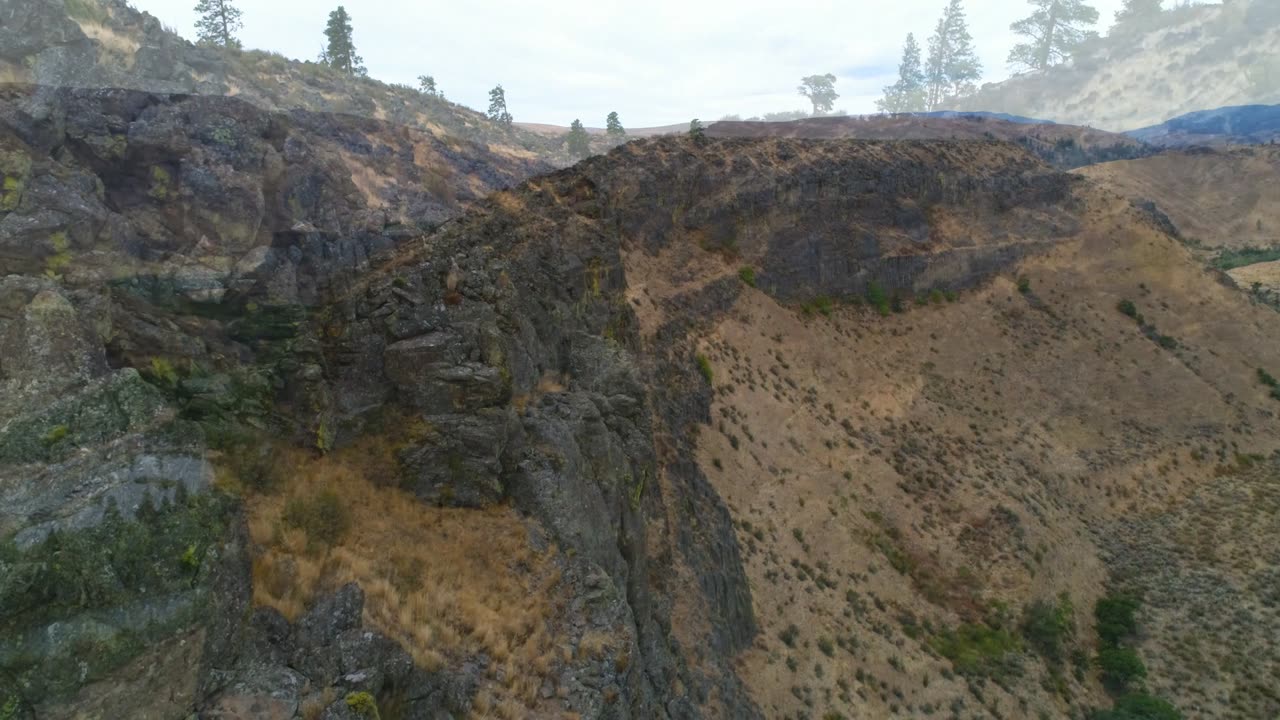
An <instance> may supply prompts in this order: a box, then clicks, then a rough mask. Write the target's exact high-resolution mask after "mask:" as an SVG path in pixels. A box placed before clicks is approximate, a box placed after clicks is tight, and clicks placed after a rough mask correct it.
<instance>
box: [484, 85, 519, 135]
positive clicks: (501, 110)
mask: <svg viewBox="0 0 1280 720" xmlns="http://www.w3.org/2000/svg"><path fill="white" fill-rule="evenodd" d="M489 119H490V120H492V121H494V122H496V123H500V124H502V125H507V126H510V125H511V122H512V121H513V120H514V119H515V118H513V117H511V113H509V112H507V91H506V90H503V89H502V84H501V83H499V84H498V86H497V87H495V88H494V89H492V90H490V91H489Z"/></svg>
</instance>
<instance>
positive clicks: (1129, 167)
mask: <svg viewBox="0 0 1280 720" xmlns="http://www.w3.org/2000/svg"><path fill="white" fill-rule="evenodd" d="M1079 172H1080V173H1081V174H1082V175H1085V176H1087V177H1089V178H1091V179H1093V180H1095V181H1097V182H1099V183H1102V184H1104V185H1106V186H1108V187H1110V188H1112V189H1113V190H1115V191H1116V192H1118V193H1120V194H1122V195H1124V196H1126V197H1129V198H1131V199H1133V200H1135V201H1138V202H1153V203H1155V205H1156V207H1158V208H1159V210H1160V211H1161V212H1163V213H1164V214H1165V215H1166V216H1167V217H1168V218H1169V220H1171V221H1172V222H1173V225H1174V226H1175V227H1176V228H1177V230H1178V232H1179V233H1181V235H1182V236H1183V237H1184V238H1186V239H1187V240H1188V241H1189V242H1192V243H1193V244H1197V245H1201V246H1203V247H1204V248H1205V249H1208V250H1223V249H1225V250H1239V249H1241V248H1247V247H1254V248H1263V247H1272V246H1275V245H1280V186H1278V184H1277V183H1276V178H1277V177H1280V149H1278V148H1276V147H1272V146H1259V147H1248V148H1227V149H1221V150H1206V149H1200V150H1192V151H1186V152H1178V151H1170V152H1164V153H1161V154H1159V155H1155V156H1152V157H1147V158H1142V159H1138V160H1126V161H1120V162H1112V163H1104V164H1100V165H1095V166H1092V167H1087V168H1081V169H1080V170H1079Z"/></svg>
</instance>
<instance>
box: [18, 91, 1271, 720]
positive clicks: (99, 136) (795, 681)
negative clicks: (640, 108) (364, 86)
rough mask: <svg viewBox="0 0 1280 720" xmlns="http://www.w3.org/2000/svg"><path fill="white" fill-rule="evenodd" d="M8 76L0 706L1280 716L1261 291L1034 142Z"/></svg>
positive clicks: (673, 714) (334, 714) (222, 711)
mask: <svg viewBox="0 0 1280 720" xmlns="http://www.w3.org/2000/svg"><path fill="white" fill-rule="evenodd" d="M0 101H2V102H0V123H2V126H0V130H2V134H0V139H2V147H3V149H4V154H3V156H2V159H3V163H4V172H5V183H4V185H5V194H4V196H3V199H2V201H0V213H3V217H2V218H0V248H2V249H3V250H2V253H0V258H2V259H3V262H4V266H5V272H6V276H5V277H3V278H0V339H2V341H3V343H4V347H5V351H6V352H5V354H4V357H3V359H2V360H0V569H3V570H4V572H3V573H0V635H3V637H4V638H5V640H6V641H7V642H5V643H3V644H0V697H3V698H4V701H5V702H14V703H16V704H15V707H17V708H18V710H17V713H18V717H23V718H27V717H34V716H36V715H33V714H32V713H36V714H38V716H39V717H41V718H45V717H76V716H84V715H88V716H101V717H185V716H187V715H189V714H191V713H196V714H197V715H198V716H201V717H246V716H254V717H256V716H262V715H266V716H270V717H284V718H293V717H326V718H344V719H346V718H354V717H358V716H362V715H363V716H366V717H367V716H368V712H367V711H368V710H369V708H371V707H372V706H373V705H375V704H376V705H377V706H378V708H379V711H380V714H381V716H382V717H384V718H395V717H410V718H437V717H475V718H483V717H501V718H544V717H545V718H553V717H554V718H560V717H579V718H593V719H594V718H646V719H647V718H703V717H706V718H735V719H736V718H757V717H759V718H763V717H770V718H773V717H793V718H796V717H821V716H825V717H841V716H843V717H863V716H870V717H926V716H931V715H935V714H938V713H941V714H944V715H949V716H953V717H960V718H977V717H992V716H995V717H1001V716H1004V717H1024V716H1032V717H1037V716H1038V717H1050V718H1066V717H1077V716H1079V715H1080V714H1081V712H1082V711H1083V710H1084V709H1086V708H1092V707H1102V706H1106V705H1107V704H1108V703H1109V702H1110V700H1109V699H1108V696H1107V693H1106V692H1104V689H1103V686H1102V680H1103V678H1101V677H1100V676H1099V673H1098V672H1097V670H1096V669H1095V667H1094V666H1093V665H1092V660H1091V658H1092V657H1093V655H1094V654H1095V651H1096V650H1097V649H1098V648H1099V647H1100V646H1099V642H1098V640H1097V637H1096V634H1095V630H1094V627H1093V615H1092V608H1093V607H1094V602H1095V601H1096V600H1097V599H1098V598H1099V597H1102V596H1104V595H1105V594H1108V593H1110V594H1115V593H1120V592H1132V593H1136V594H1139V595H1141V596H1142V597H1143V603H1142V606H1141V609H1140V611H1139V613H1138V616H1137V620H1138V622H1139V624H1140V625H1139V627H1140V628H1141V632H1140V633H1139V634H1137V635H1136V636H1134V637H1132V638H1129V637H1127V636H1126V637H1125V638H1124V639H1123V641H1124V642H1125V643H1128V644H1134V645H1136V646H1137V649H1138V652H1139V653H1140V654H1141V656H1142V657H1143V658H1144V659H1145V660H1146V664H1147V666H1149V668H1150V673H1149V677H1148V681H1147V683H1146V684H1147V686H1148V687H1149V688H1150V689H1151V691H1152V692H1153V693H1156V694H1158V695H1160V696H1163V697H1165V698H1168V699H1169V700H1172V701H1174V702H1175V703H1176V704H1177V705H1178V706H1179V707H1180V708H1181V709H1182V710H1183V712H1184V713H1185V714H1186V716H1187V717H1188V718H1197V719H1198V718H1209V717H1214V718H1218V717H1241V718H1246V717H1248V718H1253V717H1265V716H1270V715H1274V714H1275V713H1276V712H1277V711H1280V706H1277V705H1276V701H1275V698H1274V695H1271V694H1268V692H1267V690H1266V689H1267V687H1268V678H1272V677H1274V676H1275V673H1276V672H1277V667H1280V658H1277V657H1276V656H1275V648H1274V647H1272V644H1270V643H1268V642H1267V639H1268V638H1269V637H1271V636H1273V635H1274V634H1275V633H1276V632H1277V631H1278V630H1280V618H1278V617H1277V613H1276V608H1275V603H1274V592H1273V587H1272V585H1273V580H1274V567H1275V564H1276V563H1275V561H1276V559H1277V558H1276V555H1275V553H1276V552H1277V547H1278V544H1280V538H1278V537H1277V535H1280V533H1277V532H1275V531H1274V530H1275V529H1276V528H1280V524H1277V523H1276V522H1274V520H1275V513H1276V512H1277V506H1276V504H1275V495H1274V492H1272V489H1271V488H1273V486H1274V484H1275V478H1276V473H1277V468H1276V465H1275V461H1274V459H1273V453H1274V452H1275V451H1277V450H1280V440H1277V437H1278V435H1277V433H1276V422H1277V415H1276V410H1277V409H1278V408H1280V406H1277V405H1276V401H1275V400H1274V399H1273V398H1272V397H1271V396H1270V395H1269V392H1270V390H1269V388H1268V387H1266V386H1265V385H1263V384H1261V383H1260V381H1259V377H1260V375H1259V373H1258V369H1259V368H1270V372H1272V373H1275V372H1280V367H1273V363H1275V358H1277V357H1280V315H1277V314H1276V313H1275V312H1272V311H1271V310H1270V309H1269V308H1264V307H1260V306H1257V305H1252V304H1251V303H1250V302H1249V300H1248V298H1247V297H1245V296H1244V295H1243V294H1241V293H1240V292H1239V291H1237V290H1236V289H1234V288H1232V287H1229V286H1228V285H1227V284H1224V283H1221V282H1219V281H1218V279H1217V277H1216V276H1215V275H1214V274H1213V273H1211V272H1207V271H1206V270H1205V269H1204V268H1203V266H1202V264H1201V262H1200V260H1198V259H1197V258H1196V257H1195V256H1194V255H1192V254H1191V253H1190V252H1189V251H1188V250H1187V249H1186V248H1184V247H1183V245H1182V244H1181V243H1179V242H1178V240H1177V239H1175V238H1173V237H1171V236H1170V235H1169V234H1166V232H1165V230H1164V229H1163V226H1162V225H1161V223H1159V222H1157V221H1156V219H1155V217H1156V216H1154V215H1153V214H1152V213H1150V212H1147V211H1143V210H1140V209H1138V208H1135V207H1134V205H1133V204H1132V203H1131V201H1130V200H1129V199H1128V198H1125V197H1123V196H1121V195H1118V194H1116V193H1114V192H1112V191H1110V190H1107V189H1105V188H1103V187H1100V186H1099V185H1098V184H1096V183H1095V182H1094V181H1092V180H1089V179H1087V178H1085V177H1082V176H1080V175H1074V174H1068V173H1063V172H1061V171H1059V170H1056V169H1054V168H1053V167H1051V166H1049V165H1047V164H1046V163H1045V162H1043V161H1042V160H1040V159H1038V158H1037V157H1035V156H1034V155H1032V154H1030V153H1028V152H1027V151H1026V150H1025V149H1024V148H1022V147H1021V146H1019V145H1016V144H1012V143H1004V142H996V141H990V140H975V141H971V142H960V143H957V142H950V141H937V140H934V141H894V142H877V141H843V142H830V141H822V140H809V139H793V138H764V139H752V138H727V139H713V138H708V139H705V140H702V141H698V140H694V139H691V138H688V137H665V138H656V139H650V140H642V141H637V142H634V143H629V144H627V145H624V146H622V147H620V148H617V149H615V150H614V151H612V152H611V153H609V154H608V155H606V156H602V157H596V158H591V159H589V160H587V161H585V162H583V163H580V164H579V165H577V166H575V167H573V168H569V169H565V170H561V171H558V172H554V173H551V174H549V175H541V176H538V177H535V178H533V179H530V180H526V181H524V182H522V183H519V184H517V185H514V186H513V187H512V188H510V189H508V190H497V191H493V192H490V191H491V190H492V189H493V188H495V187H499V186H501V185H502V184H503V183H504V182H506V181H507V180H508V179H511V178H512V177H514V176H515V175H518V174H519V173H521V172H528V171H532V168H529V167H520V166H517V165H513V166H510V167H507V169H506V170H505V171H504V170H503V167H504V166H503V165H502V162H503V160H502V159H501V156H499V159H496V160H495V159H493V158H490V159H489V160H487V161H486V162H492V163H494V165H492V166H491V169H489V170H488V171H486V172H489V173H492V178H491V180H485V179H484V178H485V177H486V176H485V175H483V174H481V175H477V176H475V180H476V182H477V185H476V187H475V188H474V195H468V196H465V197H464V196H460V195H459V196H456V197H455V201H456V204H453V205H451V204H449V203H448V202H446V201H445V198H444V196H442V195H440V194H437V193H435V192H433V191H432V190H431V182H430V174H429V171H430V169H431V168H432V167H434V166H435V163H434V162H429V163H425V164H423V163H421V162H419V160H420V155H419V153H426V154H427V156H428V157H430V156H433V154H434V153H444V152H445V151H446V150H445V148H448V147H449V144H448V142H447V141H439V143H443V147H442V146H441V145H440V144H437V142H436V141H435V138H434V137H432V136H429V135H425V134H419V133H418V132H416V131H412V130H408V129H405V128H398V127H396V126H394V125H390V124H386V123H380V122H377V121H370V120H362V119H356V118H350V117H348V116H341V115H337V116H335V115H326V114H319V113H296V112H295V113H289V114H273V113H268V112H265V111H263V110H261V109H259V108H257V107H255V106H253V105H251V104H248V103H245V102H240V101H238V100H235V99H228V98H219V97H190V96H161V95H156V94H150V93H132V92H128V91H69V90H59V91H40V90H37V91H30V90H21V91H11V92H10V93H9V94H8V95H6V96H5V97H3V98H0ZM477 152H479V151H478V150H477ZM504 172H505V173H506V174H504ZM466 177H468V178H471V177H472V176H470V175H468V176H466ZM481 181H483V182H481ZM424 185H425V186H426V187H425V188H424ZM456 185H457V183H448V184H447V186H448V187H455V186H456ZM485 193H489V194H488V195H487V197H484V198H481V197H480V196H481V195H484V194H485ZM232 209H234V210H235V212H234V213H233V212H232ZM440 218H445V220H444V222H442V223H440V222H438V220H439V219H440ZM449 218H452V219H449ZM1122 301H1129V302H1130V303H1132V305H1125V304H1124V303H1122ZM1126 308H1127V309H1126ZM1222 318H1232V319H1233V321H1232V322H1230V323H1227V322H1222V321H1221V319H1222ZM1246 535H1247V537H1246ZM1211 541H1212V542H1211ZM1063 593H1065V597H1066V598H1067V599H1068V600H1069V603H1065V604H1064V603H1063V602H1062V600H1061V598H1062V597H1064V595H1062V594H1063ZM1210 609H1211V613H1210V614H1211V615H1212V618H1210V619H1205V612H1206V610H1210ZM1043 617H1049V618H1050V619H1051V620H1052V619H1053V618H1058V619H1057V620H1052V622H1050V628H1049V630H1043V629H1037V628H1041V626H1042V625H1043V623H1041V624H1039V625H1037V624H1034V623H1031V622H1030V621H1031V620H1034V619H1035V618H1043ZM1209 623H1211V627H1212V628H1213V632H1211V633H1207V632H1204V625H1205V624H1209ZM1241 648H1244V649H1245V651H1246V652H1247V653H1248V656H1249V657H1250V658H1251V664H1250V667H1249V668H1241V667H1239V666H1238V664H1236V663H1234V662H1233V659H1232V658H1233V657H1234V656H1235V653H1237V652H1240V651H1241ZM15 698H16V700H15Z"/></svg>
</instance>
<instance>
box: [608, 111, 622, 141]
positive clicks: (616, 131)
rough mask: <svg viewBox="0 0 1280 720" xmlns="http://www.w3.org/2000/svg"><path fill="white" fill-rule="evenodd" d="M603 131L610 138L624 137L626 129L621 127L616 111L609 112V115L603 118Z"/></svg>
mask: <svg viewBox="0 0 1280 720" xmlns="http://www.w3.org/2000/svg"><path fill="white" fill-rule="evenodd" d="M604 131H605V133H606V134H607V135H608V136H609V137H611V138H615V139H616V138H622V137H626V135H627V131H626V129H624V128H623V127H622V121H621V120H619V119H618V113H616V112H611V113H609V117H607V118H605V121H604Z"/></svg>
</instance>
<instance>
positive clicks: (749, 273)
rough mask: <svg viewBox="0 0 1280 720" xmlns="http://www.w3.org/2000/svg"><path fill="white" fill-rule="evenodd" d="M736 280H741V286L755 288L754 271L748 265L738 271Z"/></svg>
mask: <svg viewBox="0 0 1280 720" xmlns="http://www.w3.org/2000/svg"><path fill="white" fill-rule="evenodd" d="M738 279H740V280H742V282H743V284H745V285H747V286H749V287H755V286H756V269H755V268H753V267H751V266H750V265H746V266H743V268H742V269H741V270H739V271H738Z"/></svg>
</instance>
